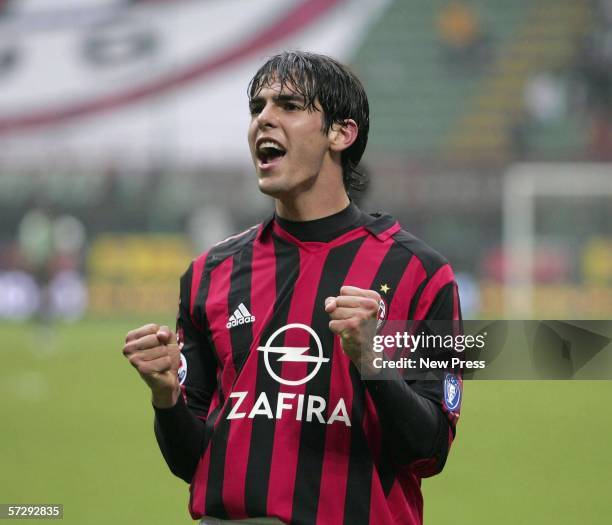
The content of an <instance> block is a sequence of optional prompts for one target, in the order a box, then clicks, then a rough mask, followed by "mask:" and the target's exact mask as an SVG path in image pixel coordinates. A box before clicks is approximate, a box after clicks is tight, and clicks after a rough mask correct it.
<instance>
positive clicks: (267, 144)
mask: <svg viewBox="0 0 612 525" xmlns="http://www.w3.org/2000/svg"><path fill="white" fill-rule="evenodd" d="M267 148H270V149H275V150H276V151H284V150H283V148H281V147H280V146H279V145H278V144H277V143H276V142H272V141H271V140H265V141H263V142H262V143H261V144H260V145H259V149H260V150H262V149H267Z"/></svg>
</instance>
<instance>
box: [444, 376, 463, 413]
mask: <svg viewBox="0 0 612 525" xmlns="http://www.w3.org/2000/svg"><path fill="white" fill-rule="evenodd" d="M444 402H445V403H446V408H448V409H449V410H450V411H451V412H454V411H456V410H457V408H459V405H460V404H461V385H460V384H459V379H458V378H457V376H454V375H453V374H446V377H445V378H444Z"/></svg>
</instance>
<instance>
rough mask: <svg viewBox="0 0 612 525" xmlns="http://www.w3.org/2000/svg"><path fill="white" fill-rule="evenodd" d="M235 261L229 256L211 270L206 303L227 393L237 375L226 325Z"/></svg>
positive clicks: (207, 316)
mask: <svg viewBox="0 0 612 525" xmlns="http://www.w3.org/2000/svg"><path fill="white" fill-rule="evenodd" d="M233 263H234V260H233V258H232V257H228V258H227V259H225V260H224V261H223V262H221V263H220V264H219V265H218V266H217V267H216V268H214V269H213V270H212V271H211V272H210V285H209V290H208V296H207V298H206V304H205V309H206V319H207V320H208V325H209V326H210V330H211V333H212V334H213V337H212V340H213V344H214V345H215V348H216V349H217V357H218V358H219V361H220V362H221V369H222V374H221V381H220V383H219V388H220V389H221V392H222V393H227V391H228V390H229V386H230V385H231V380H232V378H233V377H234V375H235V371H234V360H233V358H232V355H231V353H230V352H229V349H231V338H230V333H229V329H228V328H227V327H226V323H227V319H228V318H229V315H230V313H229V308H228V298H229V285H230V282H231V280H230V278H231V275H232V267H233Z"/></svg>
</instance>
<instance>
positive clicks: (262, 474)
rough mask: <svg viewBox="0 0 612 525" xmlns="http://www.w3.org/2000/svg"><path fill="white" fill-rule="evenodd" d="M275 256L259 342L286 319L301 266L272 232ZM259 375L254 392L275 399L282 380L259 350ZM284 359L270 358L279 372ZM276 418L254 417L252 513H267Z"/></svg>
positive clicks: (249, 477)
mask: <svg viewBox="0 0 612 525" xmlns="http://www.w3.org/2000/svg"><path fill="white" fill-rule="evenodd" d="M272 239H273V242H274V253H275V256H276V297H275V301H274V315H273V317H272V318H271V321H270V322H269V323H268V325H267V326H266V327H265V328H264V330H263V332H262V334H261V337H260V338H259V342H260V343H261V344H265V342H266V341H267V340H268V339H269V337H270V336H271V335H272V333H273V332H274V331H275V330H276V329H277V328H279V327H281V326H283V325H285V324H286V323H287V316H288V314H289V306H290V304H291V298H292V293H290V292H291V291H292V290H293V289H294V286H295V282H296V279H297V277H298V273H299V267H300V255H299V250H298V248H297V246H294V245H293V244H289V243H288V242H286V241H284V240H282V239H280V238H279V237H277V236H276V235H274V234H272ZM256 356H257V379H256V385H255V389H254V390H253V395H255V394H256V393H259V392H266V393H267V394H268V398H269V399H272V400H274V399H276V398H277V396H278V391H279V387H280V383H278V382H277V381H276V380H275V379H274V378H272V377H270V374H268V371H267V370H266V365H265V363H264V354H263V352H257V354H256ZM281 364H282V363H280V364H279V363H278V361H276V360H271V362H270V365H271V367H272V368H273V370H274V372H275V373H276V374H280V368H281ZM275 422H276V420H275V419H272V420H270V419H267V418H263V417H255V418H253V420H252V431H251V442H250V446H249V450H250V452H249V461H248V465H247V470H246V486H245V506H246V512H247V514H248V515H249V516H266V515H267V514H268V513H267V495H268V485H269V481H270V465H271V462H272V449H273V444H274V428H275Z"/></svg>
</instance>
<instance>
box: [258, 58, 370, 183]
mask: <svg viewBox="0 0 612 525" xmlns="http://www.w3.org/2000/svg"><path fill="white" fill-rule="evenodd" d="M276 82H278V83H280V85H281V89H282V88H284V87H289V89H291V90H292V91H295V92H297V93H299V94H300V95H302V96H303V97H304V99H305V101H306V108H307V109H308V110H311V111H312V110H314V109H316V107H315V102H317V101H318V102H319V104H320V105H321V108H322V109H323V129H322V132H323V133H327V132H328V131H329V130H330V128H331V127H332V125H333V124H342V123H343V122H344V121H345V120H346V119H349V118H350V119H353V120H354V121H355V122H356V123H357V126H358V134H357V139H356V140H355V142H354V143H353V144H351V146H350V147H348V148H347V149H345V150H344V151H343V152H342V157H341V161H342V178H343V181H344V187H345V188H346V190H347V191H349V192H350V190H357V191H362V190H364V189H365V188H366V186H367V183H368V180H367V175H366V174H365V173H363V172H361V171H358V170H357V166H358V165H359V161H360V160H361V157H362V155H363V152H364V151H365V148H366V144H367V143H368V131H369V129H370V107H369V104H368V97H367V95H366V92H365V89H364V88H363V85H362V84H361V82H360V81H359V79H358V78H357V77H356V76H355V74H354V73H352V72H351V71H350V70H349V69H348V68H347V67H346V66H344V65H343V64H341V63H340V62H338V61H337V60H334V59H333V58H331V57H328V56H325V55H319V54H316V53H307V52H303V51H285V52H283V53H280V54H278V55H275V56H273V57H271V58H269V59H268V60H267V62H266V63H265V64H264V65H263V66H261V67H260V68H259V70H258V71H257V73H255V76H253V78H252V79H251V81H250V82H249V86H248V88H247V93H248V96H249V99H253V98H254V97H256V96H257V94H258V93H259V92H260V91H261V90H262V88H264V87H270V86H271V85H272V84H274V83H276Z"/></svg>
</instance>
